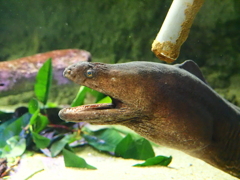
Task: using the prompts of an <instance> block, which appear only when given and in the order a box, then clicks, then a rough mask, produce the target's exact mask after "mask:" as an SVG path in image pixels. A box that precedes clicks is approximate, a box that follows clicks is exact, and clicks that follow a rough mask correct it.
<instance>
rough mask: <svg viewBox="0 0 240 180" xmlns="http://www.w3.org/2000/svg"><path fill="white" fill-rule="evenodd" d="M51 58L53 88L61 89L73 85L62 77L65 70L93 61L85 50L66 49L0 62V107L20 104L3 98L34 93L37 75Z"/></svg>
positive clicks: (15, 100)
mask: <svg viewBox="0 0 240 180" xmlns="http://www.w3.org/2000/svg"><path fill="white" fill-rule="evenodd" d="M49 58H52V65H53V85H52V86H53V87H56V86H57V87H59V86H61V85H66V84H71V82H70V81H69V80H67V79H66V78H64V77H63V76H62V73H63V71H64V69H65V68H66V67H67V66H69V65H71V64H74V63H76V62H79V61H87V62H89V61H91V54H90V53H89V52H87V51H85V50H78V49H66V50H55V51H50V52H46V53H40V54H36V55H33V56H28V57H23V58H20V59H16V60H12V61H4V62H0V98H1V101H0V106H2V105H10V104H13V105H14V104H17V103H18V100H17V97H15V98H14V100H9V99H8V100H3V99H2V97H5V96H9V95H16V94H20V93H24V92H29V91H33V89H34V83H35V77H36V74H37V72H38V70H39V68H40V67H41V66H42V65H43V63H44V62H45V61H46V60H48V59H49ZM27 99H28V98H27ZM24 101H26V100H24Z"/></svg>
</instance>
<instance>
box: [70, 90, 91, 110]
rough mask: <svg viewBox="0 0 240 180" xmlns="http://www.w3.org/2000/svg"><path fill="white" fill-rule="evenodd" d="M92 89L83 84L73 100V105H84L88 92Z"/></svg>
mask: <svg viewBox="0 0 240 180" xmlns="http://www.w3.org/2000/svg"><path fill="white" fill-rule="evenodd" d="M89 91H91V89H90V88H88V87H85V86H81V87H80V89H79V91H78V94H77V96H76V98H75V99H74V100H73V102H72V104H71V107H75V106H80V105H83V103H84V99H85V96H86V93H87V92H89Z"/></svg>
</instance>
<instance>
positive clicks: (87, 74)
mask: <svg viewBox="0 0 240 180" xmlns="http://www.w3.org/2000/svg"><path fill="white" fill-rule="evenodd" d="M93 75H94V71H93V70H92V69H88V70H87V71H86V72H85V76H86V77H87V78H92V77H93Z"/></svg>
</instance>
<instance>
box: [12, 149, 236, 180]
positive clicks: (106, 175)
mask: <svg viewBox="0 0 240 180" xmlns="http://www.w3.org/2000/svg"><path fill="white" fill-rule="evenodd" d="M154 150H155V153H156V155H166V156H169V155H172V156H173V161H172V163H171V164H170V166H169V167H160V166H158V167H147V168H139V167H138V168H137V167H132V165H134V164H136V163H141V162H142V161H138V160H132V159H127V160H126V159H122V158H116V157H112V156H109V155H107V154H105V153H101V152H99V151H96V150H94V149H93V148H91V147H84V148H82V147H81V148H80V152H79V153H78V155H79V156H81V157H83V158H84V159H85V160H86V161H87V163H88V164H90V165H93V166H95V167H97V170H86V169H75V168H66V167H64V161H63V157H62V156H59V157H57V158H49V157H45V156H44V155H42V154H35V155H34V156H32V157H26V158H23V159H22V160H21V163H20V165H19V166H18V167H17V168H16V170H15V172H12V175H11V179H12V180H24V179H26V178H27V177H29V176H30V175H32V174H34V172H37V171H39V170H42V171H40V172H38V173H36V174H34V175H33V176H32V177H31V178H29V179H30V180H75V179H76V180H79V179H84V180H95V179H97V180H112V179H114V180H120V179H121V180H122V179H123V180H130V179H131V180H133V179H144V180H146V179H147V180H148V179H149V180H155V179H156V180H159V179H163V180H172V179H176V180H237V178H234V177H232V176H230V175H228V174H226V173H224V172H222V171H220V170H218V169H216V168H214V167H212V166H210V165H208V164H206V163H205V162H203V161H201V160H198V159H196V158H193V157H191V156H188V155H186V154H184V153H182V152H180V151H176V150H173V149H168V148H165V147H157V148H156V147H154Z"/></svg>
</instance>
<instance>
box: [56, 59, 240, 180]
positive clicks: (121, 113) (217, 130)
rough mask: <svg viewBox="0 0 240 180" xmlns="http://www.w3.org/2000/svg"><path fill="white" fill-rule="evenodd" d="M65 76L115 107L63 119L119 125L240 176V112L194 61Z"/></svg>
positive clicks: (84, 66)
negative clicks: (220, 92) (220, 93)
mask: <svg viewBox="0 0 240 180" xmlns="http://www.w3.org/2000/svg"><path fill="white" fill-rule="evenodd" d="M64 76H65V77H67V78H69V79H70V80H72V81H74V82H75V83H77V84H80V85H84V86H87V87H89V88H92V89H94V90H97V91H99V92H102V93H104V94H106V95H108V96H110V97H111V98H112V103H111V104H91V105H84V106H79V107H72V108H65V109H62V110H61V111H60V112H59V116H60V118H61V119H63V120H66V121H73V122H79V121H87V122H90V123H93V124H121V125H124V126H127V127H129V128H131V129H133V130H134V131H136V132H137V133H139V134H140V135H142V136H144V137H146V138H147V139H149V140H152V141H153V142H155V143H157V144H160V145H164V146H167V147H170V148H175V149H178V150H181V151H183V152H185V153H187V154H189V155H191V156H194V157H197V158H199V159H202V160H204V161H205V162H207V163H209V164H211V165H212V166H215V167H216V168H218V169H221V170H223V171H225V172H227V173H229V174H231V175H233V176H236V177H238V178H239V177H240V108H238V107H237V106H235V105H233V104H231V103H229V102H228V101H226V100H224V99H223V98H222V97H220V96H219V95H218V94H217V93H216V92H215V91H214V90H213V89H211V87H209V85H208V84H207V83H206V82H205V80H204V78H203V75H202V73H201V71H200V69H199V68H198V66H197V65H196V64H195V63H194V62H193V61H191V60H189V61H185V62H184V63H183V64H177V65H166V64H161V63H152V62H130V63H122V64H103V63H88V62H79V63H77V64H73V65H71V66H69V67H68V68H66V70H65V71H64Z"/></svg>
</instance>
